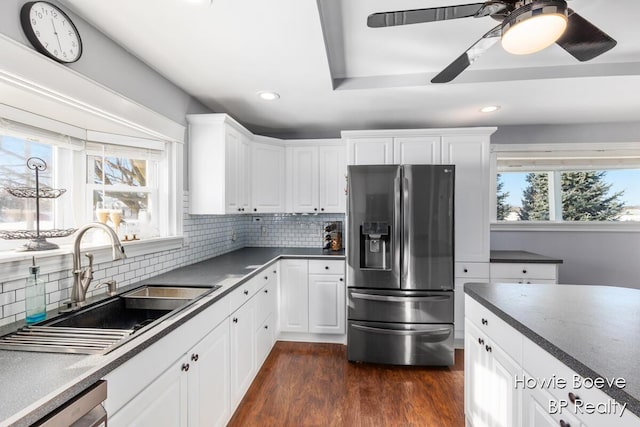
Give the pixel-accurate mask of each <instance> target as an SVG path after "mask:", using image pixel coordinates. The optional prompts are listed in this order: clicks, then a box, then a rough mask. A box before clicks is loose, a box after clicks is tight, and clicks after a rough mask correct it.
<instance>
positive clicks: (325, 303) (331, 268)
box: [279, 259, 346, 339]
mask: <svg viewBox="0 0 640 427" xmlns="http://www.w3.org/2000/svg"><path fill="white" fill-rule="evenodd" d="M344 268H345V264H344V261H342V260H339V261H338V260H306V259H305V260H300V259H285V260H282V261H280V273H281V274H280V292H279V296H280V332H285V333H289V332H294V333H302V334H332V335H342V334H344V333H345V323H346V322H345V318H346V306H345V299H346V290H345V284H344ZM287 337H289V338H293V337H292V336H291V335H288V336H287ZM297 338H300V339H305V335H298V336H297ZM306 338H308V337H306Z"/></svg>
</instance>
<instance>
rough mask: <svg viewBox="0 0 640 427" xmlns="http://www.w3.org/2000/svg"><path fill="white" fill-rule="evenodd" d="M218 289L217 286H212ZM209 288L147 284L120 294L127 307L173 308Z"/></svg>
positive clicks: (196, 296)
mask: <svg viewBox="0 0 640 427" xmlns="http://www.w3.org/2000/svg"><path fill="white" fill-rule="evenodd" d="M214 288H215V289H218V288H219V286H217V287H214ZM210 290H211V288H202V287H177V286H159V285H147V286H143V287H142V288H139V289H136V290H133V291H131V292H127V293H126V294H123V295H122V298H123V299H124V300H125V305H126V306H127V308H137V309H148V310H175V309H177V308H179V307H181V306H182V305H184V304H186V303H187V302H188V301H191V300H193V299H195V298H198V297H199V296H201V295H203V294H204V293H206V292H209V291H210Z"/></svg>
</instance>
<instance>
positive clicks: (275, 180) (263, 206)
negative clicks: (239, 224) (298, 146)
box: [251, 142, 285, 213]
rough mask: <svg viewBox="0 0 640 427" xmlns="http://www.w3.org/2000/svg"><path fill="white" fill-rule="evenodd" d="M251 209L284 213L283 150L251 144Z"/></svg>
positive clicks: (279, 147) (260, 144) (280, 147)
mask: <svg viewBox="0 0 640 427" xmlns="http://www.w3.org/2000/svg"><path fill="white" fill-rule="evenodd" d="M251 209H252V211H253V212H276V213H277V212H284V211H285V149H284V147H282V146H278V145H271V144H262V143H257V142H254V143H253V144H251Z"/></svg>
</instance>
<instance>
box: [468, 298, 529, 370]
mask: <svg viewBox="0 0 640 427" xmlns="http://www.w3.org/2000/svg"><path fill="white" fill-rule="evenodd" d="M464 317H465V318H466V319H468V320H469V321H470V322H472V323H473V324H474V325H475V326H476V328H478V329H479V330H480V331H481V332H482V333H483V334H486V335H487V337H489V338H491V340H493V341H494V342H495V343H496V344H497V345H499V346H500V347H502V349H503V350H504V351H505V352H506V353H507V354H508V355H509V356H510V357H511V358H512V359H513V360H515V361H516V362H517V363H518V364H520V363H521V361H522V339H523V336H522V334H521V333H520V332H518V331H516V330H515V329H514V328H512V327H511V326H509V325H508V324H507V323H506V322H505V321H504V320H502V319H500V318H498V316H496V315H495V314H493V313H492V312H491V311H489V310H488V309H487V308H486V307H484V306H483V305H482V304H480V303H479V302H477V301H476V300H474V299H473V298H471V297H470V296H469V295H465V297H464Z"/></svg>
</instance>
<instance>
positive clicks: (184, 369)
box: [180, 363, 189, 372]
mask: <svg viewBox="0 0 640 427" xmlns="http://www.w3.org/2000/svg"><path fill="white" fill-rule="evenodd" d="M180 369H182V372H187V371H188V370H189V364H188V363H183V364H182V367H181V368H180Z"/></svg>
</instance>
